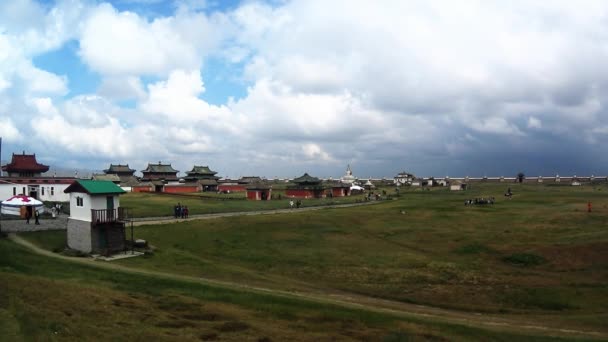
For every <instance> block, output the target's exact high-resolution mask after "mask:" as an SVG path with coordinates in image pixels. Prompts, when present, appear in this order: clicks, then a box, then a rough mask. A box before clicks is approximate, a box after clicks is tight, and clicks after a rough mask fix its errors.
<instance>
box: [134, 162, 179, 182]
mask: <svg viewBox="0 0 608 342" xmlns="http://www.w3.org/2000/svg"><path fill="white" fill-rule="evenodd" d="M178 172H179V171H178V170H175V169H174V168H173V167H171V164H163V163H161V162H160V161H159V162H158V164H152V163H148V167H147V168H146V169H145V170H142V171H141V173H142V174H143V176H142V180H144V181H157V180H166V181H176V180H178V179H177V173H178Z"/></svg>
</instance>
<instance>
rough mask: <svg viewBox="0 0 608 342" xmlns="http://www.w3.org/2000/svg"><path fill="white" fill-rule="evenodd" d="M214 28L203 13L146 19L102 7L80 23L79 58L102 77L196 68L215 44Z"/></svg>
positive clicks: (216, 34) (216, 39)
mask: <svg viewBox="0 0 608 342" xmlns="http://www.w3.org/2000/svg"><path fill="white" fill-rule="evenodd" d="M212 19H213V18H212ZM218 20H219V19H218ZM216 24H217V25H219V23H216V22H210V20H209V19H208V18H207V17H206V16H205V15H204V14H199V13H191V12H188V11H179V12H178V13H177V14H176V15H175V16H173V17H163V18H157V19H153V20H148V19H147V18H145V17H142V16H139V15H138V14H137V13H133V12H118V11H117V10H116V9H114V8H113V7H112V6H111V5H109V4H101V5H99V6H98V7H97V8H95V9H94V10H93V11H91V15H90V16H89V17H88V18H87V20H86V21H85V22H84V25H83V29H82V34H81V38H80V55H81V56H82V58H83V60H84V61H85V62H86V63H87V64H88V65H89V66H90V67H91V68H93V69H94V70H96V71H98V72H100V73H102V74H104V75H131V76H133V75H135V76H137V75H166V74H168V73H169V72H170V71H171V70H174V69H188V70H192V69H199V68H200V67H201V65H202V63H203V57H204V55H205V54H206V53H209V51H208V50H212V49H213V47H214V46H215V44H216V42H217V41H218V40H219V33H220V31H219V30H218V29H216V28H215V27H214V25H216Z"/></svg>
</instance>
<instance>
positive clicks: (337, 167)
mask: <svg viewBox="0 0 608 342" xmlns="http://www.w3.org/2000/svg"><path fill="white" fill-rule="evenodd" d="M607 100H608V2H606V1H603V0H600V1H594V0H585V1H561V0H555V1H529V0H525V1H524V0H521V1H520V0H513V1H508V2H505V1H498V0H497V1H490V0H488V1H474V0H462V1H448V0H444V1H438V0H421V1H417V0H409V1H402V0H396V1H391V0H383V1H380V2H377V1H357V0H348V1H346V0H344V1H342V0H332V1H325V0H323V1H322V0H293V1H290V0H275V1H248V0H246V1H236V0H235V1H223V0H222V1H220V0H215V1H214V0H202V1H201V0H176V1H160V0H115V1H107V2H106V1H94V0H58V1H33V0H16V1H1V2H0V137H2V160H3V161H7V160H10V155H11V153H13V152H14V153H22V151H25V152H26V153H36V155H37V158H38V159H39V161H40V162H42V163H45V164H49V165H51V166H55V167H65V168H68V169H69V168H74V169H90V170H103V169H105V168H107V167H108V166H109V164H110V163H114V164H117V163H122V164H125V163H128V164H129V166H131V167H132V168H134V169H136V170H143V169H145V168H146V166H147V164H148V163H150V162H152V163H158V162H159V161H162V162H163V163H171V164H172V165H173V167H174V168H175V169H177V170H180V171H181V173H180V174H181V175H183V174H184V172H185V171H188V170H190V169H191V168H192V166H193V165H208V166H210V167H211V169H212V170H214V171H217V172H218V175H219V176H222V177H231V178H235V177H240V176H251V175H255V176H263V177H268V178H272V177H296V176H300V175H302V174H303V173H304V172H308V173H309V174H311V175H313V176H317V177H340V176H341V175H343V174H344V173H345V170H346V166H347V165H348V164H350V165H351V167H352V169H353V173H354V175H355V176H357V177H360V178H367V177H374V178H376V177H389V178H390V177H393V176H394V175H395V174H397V173H398V172H401V171H407V172H410V173H414V174H416V175H418V176H422V177H427V176H436V177H443V176H451V177H457V176H472V177H473V176H515V175H516V174H517V173H518V172H523V173H524V174H526V175H530V176H538V175H544V176H550V175H555V174H560V175H592V174H593V175H596V176H600V175H607V174H608V158H605V154H606V147H607V142H608V112H607V104H606V102H607Z"/></svg>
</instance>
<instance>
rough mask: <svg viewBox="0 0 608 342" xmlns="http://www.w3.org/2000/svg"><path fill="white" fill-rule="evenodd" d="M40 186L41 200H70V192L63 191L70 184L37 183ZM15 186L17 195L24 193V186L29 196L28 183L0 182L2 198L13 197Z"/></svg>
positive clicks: (0, 195) (39, 196)
mask: <svg viewBox="0 0 608 342" xmlns="http://www.w3.org/2000/svg"><path fill="white" fill-rule="evenodd" d="M36 185H39V187H38V199H39V200H41V201H52V202H68V201H69V200H70V194H66V193H64V192H63V190H65V189H66V188H67V187H68V186H70V185H69V184H52V185H51V184H36ZM43 187H44V195H42V188H43ZM51 187H53V189H54V190H53V195H51ZM13 188H15V190H16V194H17V195H22V194H24V193H23V188H25V195H28V196H29V190H28V184H25V183H24V184H0V200H1V201H4V200H5V199H8V198H11V197H13Z"/></svg>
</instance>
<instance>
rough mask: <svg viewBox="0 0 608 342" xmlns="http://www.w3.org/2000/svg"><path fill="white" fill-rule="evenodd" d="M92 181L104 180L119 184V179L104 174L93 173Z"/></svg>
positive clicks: (113, 175)
mask: <svg viewBox="0 0 608 342" xmlns="http://www.w3.org/2000/svg"><path fill="white" fill-rule="evenodd" d="M92 178H93V180H104V181H110V182H114V183H120V177H118V175H116V174H114V173H110V174H106V173H94V174H93V175H92Z"/></svg>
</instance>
